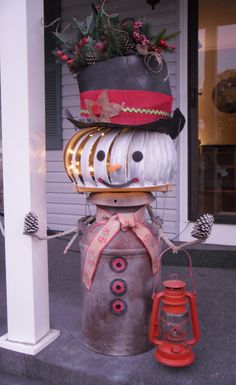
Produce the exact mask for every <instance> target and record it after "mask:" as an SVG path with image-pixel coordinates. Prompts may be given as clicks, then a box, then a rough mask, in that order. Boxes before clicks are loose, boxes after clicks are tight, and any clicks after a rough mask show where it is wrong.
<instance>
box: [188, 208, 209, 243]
mask: <svg viewBox="0 0 236 385" xmlns="http://www.w3.org/2000/svg"><path fill="white" fill-rule="evenodd" d="M213 223H214V217H213V215H211V214H203V215H201V216H200V218H199V219H197V221H196V222H195V224H194V226H193V230H192V232H191V235H192V237H194V238H197V239H201V240H206V239H207V238H208V237H209V235H210V233H211V229H212V226H213Z"/></svg>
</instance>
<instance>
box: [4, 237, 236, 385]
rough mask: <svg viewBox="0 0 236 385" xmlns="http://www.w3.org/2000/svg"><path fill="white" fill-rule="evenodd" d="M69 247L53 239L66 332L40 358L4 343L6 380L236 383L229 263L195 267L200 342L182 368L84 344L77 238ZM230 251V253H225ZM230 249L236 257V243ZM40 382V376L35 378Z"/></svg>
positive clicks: (14, 384) (59, 323) (22, 383)
mask: <svg viewBox="0 0 236 385" xmlns="http://www.w3.org/2000/svg"><path fill="white" fill-rule="evenodd" d="M64 246H65V241H62V240H54V241H50V243H49V283H50V317H51V327H52V328H53V329H59V330H60V331H61V335H60V337H59V338H58V339H57V340H56V341H55V342H54V343H52V344H51V345H50V346H49V347H47V348H46V349H45V350H43V351H42V352H40V353H39V354H38V355H37V356H35V357H32V356H27V355H24V354H19V353H15V352H11V351H7V350H4V349H0V372H2V374H0V385H45V384H48V385H113V384H114V385H169V384H175V385H236V369H235V358H236V332H235V330H236V328H235V325H236V324H235V314H236V294H235V278H236V271H235V269H233V268H232V267H231V266H230V263H228V262H227V268H220V267H195V268H194V278H195V281H196V286H197V297H198V313H199V320H200V327H201V340H200V342H199V343H198V344H197V345H196V346H194V348H193V350H194V352H195V354H196V360H195V362H194V364H193V365H192V366H190V367H186V368H178V369H177V368H169V367H165V366H162V365H160V364H158V363H157V362H156V361H155V360H154V359H153V353H154V350H151V351H148V352H146V353H144V354H139V355H137V356H129V357H107V356H103V355H99V354H97V353H95V352H92V351H89V350H88V349H86V348H85V347H84V345H83V342H82V338H81V335H80V312H81V305H80V301H81V296H80V278H79V277H80V263H79V253H78V251H77V250H78V244H76V245H74V246H73V249H74V251H71V252H70V253H68V254H67V255H66V256H64V255H63V249H64ZM0 247H1V248H0V250H1V251H0V253H1V255H0V257H1V258H0V269H1V281H0V310H1V311H0V332H1V335H2V334H3V333H5V332H6V330H7V326H6V305H5V281H4V252H3V245H2V240H1V244H0ZM204 252H205V253H206V254H207V252H206V251H204ZM199 253H201V250H200V251H199ZM216 253H217V250H215V251H214V253H213V255H212V258H214V254H215V255H216ZM224 253H225V257H226V258H227V251H225V250H224ZM231 253H233V254H232V255H231V257H232V258H233V255H234V256H235V258H236V249H232V250H231ZM207 255H208V254H207ZM222 257H223V256H222ZM196 258H197V256H195V257H194V261H195V260H197V259H196ZM199 258H200V259H201V258H202V256H201V254H199ZM232 258H231V259H232ZM211 261H212V265H213V266H214V259H212V260H211V258H210V259H209V261H208V265H209V266H211ZM232 261H233V259H232ZM234 261H235V259H234ZM205 264H206V263H205ZM222 265H224V264H222ZM232 265H234V262H233V263H232ZM167 269H168V268H167ZM178 269H179V268H178ZM180 269H181V268H180ZM95 322H96V320H95ZM3 373H10V375H11V376H12V375H17V376H25V377H27V378H29V380H27V379H24V377H15V376H13V377H7V375H6V374H3ZM8 380H9V381H10V382H7V381H8ZM38 380H40V381H41V382H40V383H37V382H35V381H38Z"/></svg>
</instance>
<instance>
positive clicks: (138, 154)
mask: <svg viewBox="0 0 236 385" xmlns="http://www.w3.org/2000/svg"><path fill="white" fill-rule="evenodd" d="M132 158H133V160H134V161H135V162H140V161H141V160H142V159H143V154H142V152H141V151H134V152H133V154H132Z"/></svg>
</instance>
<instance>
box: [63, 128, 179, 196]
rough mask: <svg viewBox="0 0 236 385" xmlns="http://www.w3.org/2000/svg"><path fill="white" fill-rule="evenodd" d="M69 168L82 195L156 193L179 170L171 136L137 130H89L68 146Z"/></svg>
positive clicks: (67, 162)
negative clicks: (151, 190)
mask: <svg viewBox="0 0 236 385" xmlns="http://www.w3.org/2000/svg"><path fill="white" fill-rule="evenodd" d="M64 161H65V168H66V171H67V173H68V175H69V177H70V179H71V180H72V181H73V182H74V183H75V184H76V185H77V187H78V190H79V191H97V192H98V191H108V190H109V191H117V190H120V189H121V190H122V191H124V190H131V189H132V190H137V191H138V190H150V189H153V190H155V189H156V188H157V189H159V187H160V186H166V185H167V184H168V183H169V182H170V180H171V178H172V177H173V174H174V171H175V169H176V150H175V147H174V144H173V141H172V139H171V138H170V136H169V135H167V134H163V133H159V132H154V131H148V130H140V129H135V128H123V129H114V128H113V129H109V128H97V127H96V128H89V129H83V130H81V131H79V132H78V133H76V134H75V135H74V136H73V137H72V138H71V139H70V140H69V142H68V143H67V146H66V149H65V153H64Z"/></svg>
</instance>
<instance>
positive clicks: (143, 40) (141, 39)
mask: <svg viewBox="0 0 236 385" xmlns="http://www.w3.org/2000/svg"><path fill="white" fill-rule="evenodd" d="M142 25H143V23H142V22H141V21H134V22H133V38H134V40H135V42H136V43H138V44H141V45H142V46H146V45H148V44H150V40H149V39H148V38H147V36H145V35H144V34H143V33H141V31H140V28H141V27H142Z"/></svg>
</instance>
